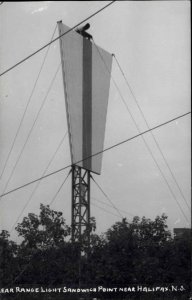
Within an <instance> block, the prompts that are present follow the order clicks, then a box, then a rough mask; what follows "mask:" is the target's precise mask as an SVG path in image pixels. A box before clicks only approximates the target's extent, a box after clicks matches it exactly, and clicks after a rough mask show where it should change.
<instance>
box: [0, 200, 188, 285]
mask: <svg viewBox="0 0 192 300" xmlns="http://www.w3.org/2000/svg"><path fill="white" fill-rule="evenodd" d="M166 222H167V216H165V215H162V216H157V217H156V218H155V220H151V219H147V218H145V217H143V218H141V219H140V218H139V217H134V218H133V220H132V222H128V221H127V219H125V218H124V219H122V221H120V222H116V223H115V224H114V225H113V226H111V228H109V229H108V230H107V231H106V233H104V234H102V235H97V234H95V232H94V231H95V229H96V222H95V219H94V218H92V220H91V223H90V228H88V230H89V231H90V232H91V242H90V248H89V255H88V257H87V256H86V255H80V250H81V253H82V251H84V252H85V251H87V249H88V245H87V240H86V238H83V239H82V241H83V245H81V247H80V245H79V244H78V243H74V244H72V243H71V240H70V234H71V228H70V226H68V225H67V224H66V222H65V219H64V218H63V214H62V213H61V212H57V211H54V210H52V209H50V207H49V206H45V205H43V204H41V206H40V213H39V215H36V214H33V213H29V214H28V216H27V217H24V218H23V220H22V222H21V223H19V224H18V225H17V227H16V231H17V233H18V235H19V236H20V237H21V238H22V242H21V243H20V245H16V243H14V242H13V241H11V240H10V238H9V233H8V232H7V231H4V230H3V231H2V232H1V233H0V257H1V260H0V283H1V286H3V285H7V284H13V283H14V284H42V285H45V286H46V285H49V286H50V285H59V284H65V285H68V286H69V285H72V286H75V285H76V286H78V284H79V279H81V282H82V284H84V285H91V286H96V285H103V286H115V285H125V286H126V285H127V284H129V285H130V284H149V285H157V284H159V285H165V284H169V283H172V284H174V283H175V284H186V285H189V282H190V253H191V250H190V241H189V240H188V238H185V237H184V238H183V239H178V240H177V239H174V238H173V237H172V236H171V233H170V231H169V230H168V228H167V224H166ZM84 254H85V253H84ZM80 261H81V278H79V276H80V273H79V272H80V271H79V266H80V265H79V262H80Z"/></svg>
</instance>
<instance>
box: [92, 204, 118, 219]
mask: <svg viewBox="0 0 192 300" xmlns="http://www.w3.org/2000/svg"><path fill="white" fill-rule="evenodd" d="M91 205H93V206H95V207H97V208H99V209H101V210H102V211H105V212H106V213H108V214H110V215H112V216H115V217H118V218H119V217H120V218H121V216H119V215H116V214H114V213H112V212H110V211H109V210H107V209H105V208H104V207H101V206H99V205H97V204H94V203H91Z"/></svg>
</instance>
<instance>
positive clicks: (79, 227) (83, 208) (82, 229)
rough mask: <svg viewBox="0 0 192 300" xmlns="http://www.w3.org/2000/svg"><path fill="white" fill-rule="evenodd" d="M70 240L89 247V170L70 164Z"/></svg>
mask: <svg viewBox="0 0 192 300" xmlns="http://www.w3.org/2000/svg"><path fill="white" fill-rule="evenodd" d="M71 223H72V242H79V244H80V246H82V245H84V246H86V248H87V249H88V248H89V244H90V232H91V228H90V171H88V170H85V169H83V168H81V167H79V166H76V165H73V166H72V222H71Z"/></svg>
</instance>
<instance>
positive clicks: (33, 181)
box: [0, 112, 191, 200]
mask: <svg viewBox="0 0 192 300" xmlns="http://www.w3.org/2000/svg"><path fill="white" fill-rule="evenodd" d="M189 114H191V112H187V113H185V114H183V115H180V116H178V117H175V118H173V119H170V120H168V121H166V122H164V123H161V124H159V125H157V126H154V127H153V128H151V129H149V130H145V131H143V132H141V133H139V134H136V135H134V136H132V137H130V138H127V139H125V140H122V141H121V142H119V143H116V144H113V145H112V146H109V147H107V148H105V149H103V150H102V151H98V152H96V153H94V154H92V155H89V156H88V157H85V158H84V159H81V160H79V161H77V162H75V163H74V164H79V163H81V162H82V161H84V160H87V159H90V158H91V157H94V156H97V155H99V154H101V153H104V152H107V151H109V150H111V149H114V148H116V147H119V146H121V145H123V144H125V143H127V142H130V141H132V140H134V139H136V138H138V137H139V136H141V135H143V134H146V133H148V132H150V131H151V130H155V129H158V128H160V127H162V126H165V125H167V124H170V123H172V122H174V121H176V120H178V119H180V118H183V117H185V116H187V115H189ZM71 166H72V165H71V164H70V165H67V166H64V167H62V168H60V169H58V170H56V171H54V172H51V173H49V174H47V175H45V176H43V177H39V178H37V179H34V180H32V181H29V182H27V183H25V184H23V185H20V186H18V187H16V188H14V189H12V190H9V191H7V192H6V193H4V194H1V195H0V200H1V199H2V197H5V196H6V195H9V194H11V193H14V192H16V191H18V190H20V189H22V188H25V187H27V186H29V185H31V184H34V183H35V182H37V181H39V180H42V179H45V178H47V177H50V176H52V175H55V174H57V173H60V172H62V171H64V170H66V169H68V168H70V167H71Z"/></svg>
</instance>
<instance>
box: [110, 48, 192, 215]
mask: <svg viewBox="0 0 192 300" xmlns="http://www.w3.org/2000/svg"><path fill="white" fill-rule="evenodd" d="M112 55H113V57H114V58H115V61H116V63H117V65H118V67H119V70H120V72H121V74H122V75H123V77H124V79H125V82H126V84H127V86H128V88H129V90H130V92H131V95H132V97H133V99H134V101H135V103H136V105H137V107H138V109H139V111H140V113H141V115H142V117H143V119H144V121H145V124H146V126H147V128H148V129H149V128H150V126H149V123H148V122H147V119H146V117H145V115H144V113H143V111H142V109H141V106H140V105H139V102H138V100H137V98H136V96H135V94H134V92H133V89H132V88H131V86H130V83H129V82H128V80H127V78H126V76H125V73H124V72H123V69H122V67H121V66H120V63H119V61H118V60H117V58H116V55H115V54H112ZM150 133H151V136H152V137H153V140H154V142H155V144H156V146H157V148H158V150H159V152H160V153H161V156H162V158H163V160H164V162H165V164H166V166H167V168H168V169H169V171H170V174H171V176H172V178H173V180H174V182H175V184H176V185H177V187H178V189H179V191H180V194H181V196H182V198H183V200H184V202H185V204H186V205H187V207H188V208H189V209H190V207H189V204H188V203H187V200H186V198H185V196H184V194H183V192H182V190H181V188H180V186H179V184H178V182H177V179H176V177H175V175H174V174H173V171H172V170H171V167H170V165H169V163H168V161H167V159H166V157H165V155H164V153H163V151H162V149H161V147H160V144H159V143H158V141H157V139H156V137H155V135H154V134H153V132H152V131H151V132H150Z"/></svg>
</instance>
